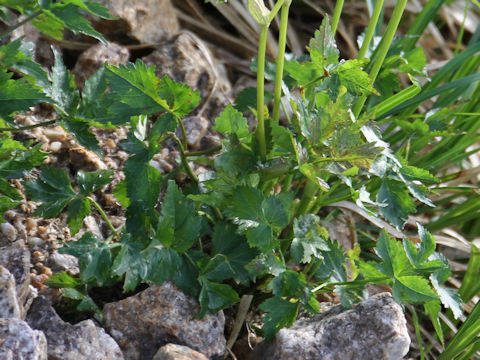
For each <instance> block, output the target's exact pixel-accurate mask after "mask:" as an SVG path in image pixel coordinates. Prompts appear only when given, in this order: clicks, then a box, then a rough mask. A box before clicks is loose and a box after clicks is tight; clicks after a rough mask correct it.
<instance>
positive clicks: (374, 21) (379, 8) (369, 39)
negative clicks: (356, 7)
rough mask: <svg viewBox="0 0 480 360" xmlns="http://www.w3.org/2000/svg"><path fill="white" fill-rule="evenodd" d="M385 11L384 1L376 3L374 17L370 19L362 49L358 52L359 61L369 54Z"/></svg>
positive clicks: (380, 0)
mask: <svg viewBox="0 0 480 360" xmlns="http://www.w3.org/2000/svg"><path fill="white" fill-rule="evenodd" d="M382 9H383V0H377V1H375V7H374V8H373V13H372V17H371V18H370V22H369V23H368V27H367V31H366V32H365V38H364V39H363V43H362V47H361V48H360V51H359V52H358V57H357V58H358V59H359V60H362V59H364V58H365V55H366V54H367V50H368V47H369V46H370V43H371V42H372V39H373V35H375V28H376V27H377V24H378V19H379V18H380V14H381V13H382Z"/></svg>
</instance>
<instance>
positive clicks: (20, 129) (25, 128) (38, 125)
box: [0, 120, 57, 132]
mask: <svg viewBox="0 0 480 360" xmlns="http://www.w3.org/2000/svg"><path fill="white" fill-rule="evenodd" d="M56 122H57V120H49V121H44V122H41V123H38V124H34V125H28V126H22V127H18V128H15V127H12V128H0V132H20V131H25V130H31V129H35V128H38V127H42V126H48V125H53V124H55V123H56Z"/></svg>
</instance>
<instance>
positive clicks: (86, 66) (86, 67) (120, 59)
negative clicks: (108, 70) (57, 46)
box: [72, 43, 130, 87]
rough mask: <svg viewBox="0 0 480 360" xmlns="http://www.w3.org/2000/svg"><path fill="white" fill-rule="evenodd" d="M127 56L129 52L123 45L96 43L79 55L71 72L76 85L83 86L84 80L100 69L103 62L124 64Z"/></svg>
mask: <svg viewBox="0 0 480 360" xmlns="http://www.w3.org/2000/svg"><path fill="white" fill-rule="evenodd" d="M129 58H130V52H129V51H128V49H127V48H126V47H124V46H121V45H118V44H115V43H107V45H104V44H102V43H98V44H96V45H94V46H92V47H90V48H89V49H87V50H85V51H84V52H83V53H82V54H81V55H80V56H79V58H78V60H77V62H76V63H75V67H74V68H73V70H72V74H74V75H75V82H76V83H77V85H78V86H79V87H83V84H84V83H85V80H87V79H88V78H89V77H90V76H92V75H93V73H95V71H97V70H98V69H100V68H101V67H102V66H103V64H105V63H107V64H110V65H114V66H118V65H120V64H126V63H127V61H128V59H129Z"/></svg>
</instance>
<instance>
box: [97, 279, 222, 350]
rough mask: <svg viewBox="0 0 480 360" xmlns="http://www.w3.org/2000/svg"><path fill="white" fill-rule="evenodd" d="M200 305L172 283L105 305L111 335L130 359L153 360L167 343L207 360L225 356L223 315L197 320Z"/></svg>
mask: <svg viewBox="0 0 480 360" xmlns="http://www.w3.org/2000/svg"><path fill="white" fill-rule="evenodd" d="M198 310H199V305H198V303H197V301H196V300H195V299H194V298H193V297H191V296H188V295H185V294H184V293H183V292H182V291H180V290H179V289H178V288H177V287H176V286H174V285H173V284H172V283H170V282H166V283H164V284H163V285H162V286H158V285H153V286H151V287H149V288H148V289H146V290H144V291H142V292H140V293H138V294H136V295H134V296H131V297H129V298H126V299H124V300H121V301H118V302H115V303H110V304H107V305H105V307H104V309H103V312H104V319H105V327H106V328H107V330H108V332H109V333H110V334H111V335H112V336H113V337H114V338H115V340H117V342H118V344H119V345H120V347H121V348H122V349H123V353H124V354H125V357H126V358H127V359H131V360H143V359H151V358H152V357H153V356H154V355H155V353H156V352H157V351H158V349H159V348H160V347H161V346H163V345H165V344H167V343H176V344H182V345H186V346H188V347H191V348H192V349H194V350H197V351H199V352H201V353H203V354H205V355H206V356H208V357H212V356H215V355H222V354H223V353H224V352H225V344H226V341H225V337H224V336H223V331H224V325H225V317H224V315H223V312H219V313H217V314H215V315H212V314H208V315H206V316H205V317H204V318H203V319H194V318H193V317H194V316H195V315H196V314H197V313H198Z"/></svg>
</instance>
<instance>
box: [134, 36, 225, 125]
mask: <svg viewBox="0 0 480 360" xmlns="http://www.w3.org/2000/svg"><path fill="white" fill-rule="evenodd" d="M142 60H143V61H144V62H145V63H146V64H147V65H155V67H156V68H155V73H156V75H157V76H159V77H162V76H163V75H168V76H169V77H171V78H172V79H174V80H175V81H179V82H182V83H184V84H187V85H189V86H190V87H191V88H192V89H194V90H198V91H199V92H200V98H201V102H200V105H199V107H198V108H197V109H196V110H194V112H193V115H197V116H204V117H206V118H207V119H211V120H212V122H213V120H214V119H215V118H216V117H217V116H218V114H219V113H220V112H221V111H222V110H223V109H224V108H225V106H227V105H228V104H230V103H231V102H232V101H231V84H230V83H229V81H228V79H227V76H226V74H225V71H224V69H223V68H222V67H221V66H219V65H218V64H216V62H215V59H214V58H213V55H212V54H211V52H210V50H209V49H208V48H207V46H206V45H205V44H204V43H203V41H202V40H201V39H199V38H198V37H197V36H195V35H194V34H192V33H189V32H183V33H181V34H180V35H179V36H177V37H176V38H174V39H173V40H172V41H171V42H169V43H166V44H164V45H162V46H160V47H158V48H157V50H155V51H154V52H152V53H151V54H150V55H148V56H145V57H143V58H142Z"/></svg>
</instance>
